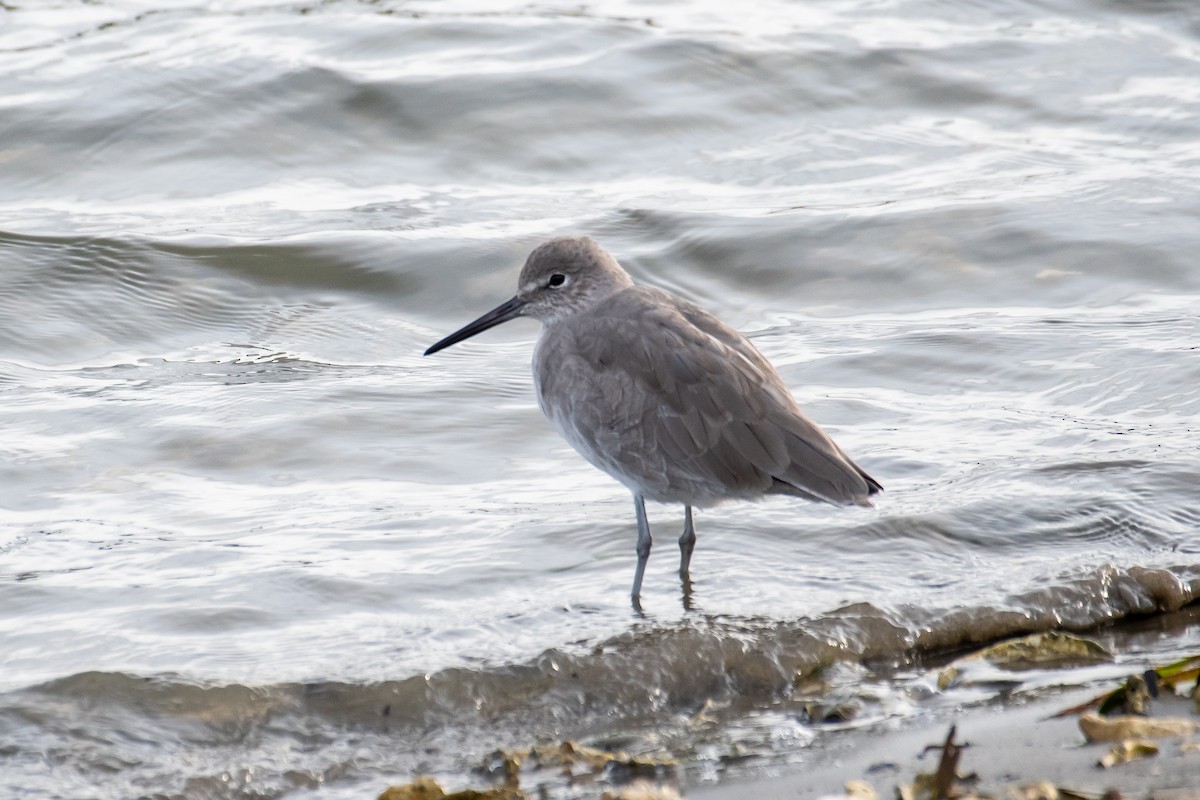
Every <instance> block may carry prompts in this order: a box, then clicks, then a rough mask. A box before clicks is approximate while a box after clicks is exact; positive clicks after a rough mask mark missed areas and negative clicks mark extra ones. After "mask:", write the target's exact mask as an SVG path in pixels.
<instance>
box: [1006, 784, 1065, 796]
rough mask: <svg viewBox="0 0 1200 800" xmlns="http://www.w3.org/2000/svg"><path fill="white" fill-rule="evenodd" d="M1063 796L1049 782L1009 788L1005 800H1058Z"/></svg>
mask: <svg viewBox="0 0 1200 800" xmlns="http://www.w3.org/2000/svg"><path fill="white" fill-rule="evenodd" d="M1062 797H1063V794H1062V793H1060V792H1059V790H1058V787H1057V786H1055V785H1054V784H1053V783H1051V782H1050V781H1038V782H1037V783H1027V784H1025V785H1023V786H1014V787H1011V788H1009V790H1008V793H1007V794H1006V795H1005V800H1060V798H1062Z"/></svg>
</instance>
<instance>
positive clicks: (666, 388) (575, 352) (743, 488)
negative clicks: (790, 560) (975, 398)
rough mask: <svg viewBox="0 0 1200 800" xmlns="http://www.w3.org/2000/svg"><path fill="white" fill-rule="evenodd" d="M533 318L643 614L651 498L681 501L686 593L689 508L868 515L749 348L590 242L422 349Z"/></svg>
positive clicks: (824, 442) (552, 244)
mask: <svg viewBox="0 0 1200 800" xmlns="http://www.w3.org/2000/svg"><path fill="white" fill-rule="evenodd" d="M517 317H533V318H534V319H536V320H538V321H540V322H541V323H542V334H541V337H540V338H539V339H538V342H537V346H536V347H535V348H534V351H533V384H534V389H535V391H536V392H537V399H538V405H540V406H541V408H542V412H543V413H545V415H546V416H547V417H549V418H550V421H551V422H552V423H554V426H555V427H556V428H557V429H558V432H559V433H560V434H562V436H563V438H564V439H566V440H567V441H568V442H570V444H571V446H572V447H574V448H575V449H576V450H577V451H579V454H580V455H582V456H583V457H584V458H585V459H587V460H588V461H589V462H591V463H592V464H593V465H594V466H596V467H598V468H599V469H601V470H603V471H604V472H607V473H608V474H609V475H611V476H612V477H614V478H616V479H617V480H618V481H620V482H621V483H623V484H625V486H626V487H627V488H628V489H629V491H630V492H632V493H633V506H634V511H635V512H636V514H637V529H638V538H637V548H636V549H637V568H636V570H635V572H634V576H633V591H632V600H633V605H634V607H635V608H640V602H639V595H640V594H641V591H642V576H643V575H644V574H645V571H646V561H647V560H648V559H649V557H650V544H651V539H650V525H649V523H648V522H647V520H646V502H645V501H646V500H654V501H657V502H660V503H681V504H683V507H684V526H683V535H681V536H680V537H679V556H680V557H679V576H680V578H681V579H682V580H683V582H684V588H685V592H686V591H687V587H688V584H689V581H690V578H689V574H688V570H689V566H690V563H691V559H692V549H693V548H694V547H695V544H696V532H695V528H694V527H693V525H692V507H693V506H699V507H703V506H710V505H715V504H717V503H720V502H722V501H725V500H746V499H755V498H760V497H762V496H764V495H769V494H784V495H793V496H796V497H803V498H805V499H808V500H820V501H825V502H829V503H836V504H839V505H848V504H857V505H870V500H869V499H868V498H869V497H870V495H873V494H875V493H876V492H879V491H882V489H883V487H882V486H880V485H879V483H878V482H877V481H876V480H875V479H874V478H872V477H871V476H870V475H868V474H867V473H866V472H864V471H863V470H862V469H861V468H860V467H859V466H858V465H857V464H855V463H854V462H853V461H851V460H850V458H849V457H848V456H847V455H846V454H845V453H843V452H842V450H841V448H839V447H838V446H837V445H836V444H834V442H833V440H832V439H830V438H829V437H828V436H827V435H826V434H825V433H824V432H823V431H822V430H821V429H820V428H818V427H817V425H816V423H814V422H813V421H812V420H810V419H809V418H808V417H806V416H805V415H804V413H803V412H802V411H800V409H799V407H798V406H797V405H796V401H795V400H794V399H793V398H792V395H791V394H790V393H789V392H788V390H787V387H786V386H784V384H783V381H782V380H781V379H780V377H779V374H778V373H777V372H775V369H774V367H772V366H771V364H770V362H768V361H767V359H766V358H764V357H763V355H762V354H761V353H759V352H758V350H756V349H755V347H754V345H752V344H751V343H750V341H749V340H748V339H747V338H746V337H745V336H743V335H742V334H740V333H738V332H737V331H735V330H734V329H733V328H730V327H729V326H727V325H725V324H724V323H722V322H721V321H720V320H718V319H717V318H716V317H714V316H713V315H711V314H709V313H708V312H707V311H705V310H704V309H702V308H700V307H699V306H697V305H695V304H693V303H689V302H688V301H686V300H683V299H681V298H678V297H676V296H674V295H672V294H670V293H668V292H664V291H662V290H661V289H654V288H651V287H648V286H637V285H635V284H634V282H633V280H632V279H631V278H630V277H629V275H628V273H626V272H625V270H624V269H622V268H621V265H620V264H618V263H617V260H616V259H615V258H613V257H612V256H611V255H609V254H608V253H607V252H605V250H604V249H603V248H601V247H600V245H598V244H596V242H594V241H592V240H591V239H588V238H562V239H552V240H550V241H548V242H546V243H545V244H542V245H541V246H539V247H538V248H537V249H536V250H534V251H533V252H532V253H530V255H529V258H528V260H526V262H525V267H524V269H522V270H521V277H520V279H519V280H518V284H517V294H516V296H515V297H513V298H512V299H511V300H509V301H507V302H505V303H502V304H501V305H499V306H497V307H496V308H494V309H492V310H491V311H489V312H488V313H486V314H484V315H483V316H482V317H480V318H479V319H477V320H475V321H474V322H472V323H470V324H469V325H467V326H465V327H463V328H461V329H460V330H457V331H455V332H454V333H452V334H450V335H449V336H447V337H446V338H445V339H442V340H441V341H440V342H438V343H437V344H435V345H433V346H432V347H430V348H429V349H428V350H426V351H425V355H430V354H431V353H436V352H437V351H438V350H441V349H442V348H445V347H449V346H450V345H452V344H455V343H457V342H461V341H462V340H463V339H466V338H468V337H471V336H474V335H475V334H477V333H480V332H482V331H485V330H487V329H488V328H491V327H493V326H496V325H499V324H500V323H502V322H507V321H508V320H510V319H515V318H517Z"/></svg>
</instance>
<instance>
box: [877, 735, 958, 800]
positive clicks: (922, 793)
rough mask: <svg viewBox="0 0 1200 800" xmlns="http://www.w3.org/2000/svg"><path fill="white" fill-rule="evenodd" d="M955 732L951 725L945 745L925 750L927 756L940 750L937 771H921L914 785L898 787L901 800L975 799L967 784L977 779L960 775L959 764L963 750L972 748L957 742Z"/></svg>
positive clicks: (931, 746) (932, 746)
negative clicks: (932, 751)
mask: <svg viewBox="0 0 1200 800" xmlns="http://www.w3.org/2000/svg"><path fill="white" fill-rule="evenodd" d="M956 732H957V731H956V728H955V726H953V725H951V726H950V731H949V732H948V733H947V734H946V741H945V742H943V743H942V744H940V745H937V744H933V745H930V746H929V747H926V748H925V752H926V753H927V752H929V751H930V750H940V751H941V757H940V758H939V759H938V765H937V769H936V770H934V771H933V772H922V773H920V774H918V775H917V776H916V778H914V779H913V782H912V783H910V784H907V785H903V786H899V787H897V794H899V796H900V800H969V799H970V798H973V797H975V796H976V795H975V794H974V793H973V792H972V791H971V790H970V789H969V788H968V786H967V784H971V783H974V782H975V781H976V780H978V777H977V776H976V775H973V774H972V775H959V773H958V762H959V760H960V759H961V758H962V753H963V750H964V749H965V748H966V747H969V746H970V745H969V744H966V743H962V744H960V743H958V742H955V741H954V736H955V733H956ZM922 755H924V753H922Z"/></svg>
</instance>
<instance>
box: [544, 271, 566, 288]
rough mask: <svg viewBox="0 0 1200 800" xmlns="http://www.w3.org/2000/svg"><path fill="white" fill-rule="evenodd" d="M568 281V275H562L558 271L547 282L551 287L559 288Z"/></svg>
mask: <svg viewBox="0 0 1200 800" xmlns="http://www.w3.org/2000/svg"><path fill="white" fill-rule="evenodd" d="M566 282H567V276H566V275H560V274H559V273H557V272H556V273H554V274H553V275H551V276H550V280H549V281H547V282H546V285H547V286H549V287H550V288H551V289H557V288H558V287H559V286H562V285H563V284H564V283H566Z"/></svg>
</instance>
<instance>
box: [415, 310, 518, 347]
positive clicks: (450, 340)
mask: <svg viewBox="0 0 1200 800" xmlns="http://www.w3.org/2000/svg"><path fill="white" fill-rule="evenodd" d="M524 307H525V301H524V300H522V299H521V298H519V297H514V298H513V299H511V300H509V301H508V302H506V303H501V304H500V305H498V306H496V307H495V308H493V309H492V310H491V311H489V312H487V313H486V314H484V315H483V316H482V317H480V318H479V319H477V320H475V321H474V322H471V323H468V324H467V325H464V326H463V327H461V328H459V329H458V330H456V331H455V332H454V333H452V334H450V335H449V336H447V337H446V338H445V339H442V340H441V341H440V342H438V343H437V344H435V345H433V346H432V347H430V348H429V349H428V350H426V351H425V355H427V356H428V355H432V354H433V353H436V352H437V351H438V350H444V349H446V348H447V347H449V346H450V345H452V344H458V343H459V342H461V341H462V340H463V339H470V338H471V337H472V336H474V335H475V334H477V333H483V332H484V331H486V330H487V329H488V328H494V327H496V326H497V325H499V324H500V323H501V322H508V321H509V320H510V319H516V318H517V317H519V316H521V309H522V308H524Z"/></svg>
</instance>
